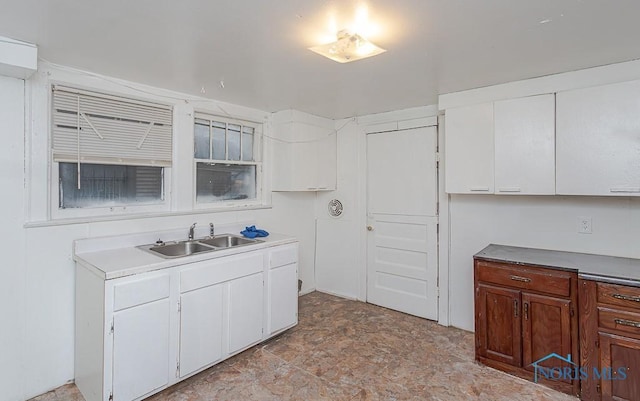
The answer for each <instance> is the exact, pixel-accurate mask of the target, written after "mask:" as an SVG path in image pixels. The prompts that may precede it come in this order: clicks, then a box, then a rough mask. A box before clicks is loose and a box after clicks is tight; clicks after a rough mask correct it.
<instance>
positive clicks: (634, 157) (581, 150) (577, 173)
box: [556, 81, 640, 196]
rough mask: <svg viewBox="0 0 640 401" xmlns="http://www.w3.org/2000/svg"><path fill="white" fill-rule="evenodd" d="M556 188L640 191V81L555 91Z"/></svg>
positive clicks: (633, 193)
mask: <svg viewBox="0 0 640 401" xmlns="http://www.w3.org/2000/svg"><path fill="white" fill-rule="evenodd" d="M557 102H558V104H557V120H558V121H557V136H556V141H557V142H556V146H557V150H556V152H557V153H556V168H557V175H556V192H557V193H558V194H563V195H614V196H615V195H618V196H638V195H640V81H632V82H624V83H619V84H613V85H605V86H598V87H593V88H586V89H578V90H571V91H566V92H559V93H558V95H557Z"/></svg>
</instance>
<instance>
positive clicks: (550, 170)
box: [493, 94, 555, 195]
mask: <svg viewBox="0 0 640 401" xmlns="http://www.w3.org/2000/svg"><path fill="white" fill-rule="evenodd" d="M493 107H494V125H495V131H494V135H495V137H494V142H495V193H496V194H528V195H553V194H555V96H554V95H553V94H546V95H539V96H530V97H524V98H518V99H509V100H501V101H497V102H495V103H494V105H493Z"/></svg>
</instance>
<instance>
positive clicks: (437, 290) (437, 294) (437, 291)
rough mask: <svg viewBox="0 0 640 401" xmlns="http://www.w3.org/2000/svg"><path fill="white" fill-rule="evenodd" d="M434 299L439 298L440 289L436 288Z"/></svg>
mask: <svg viewBox="0 0 640 401" xmlns="http://www.w3.org/2000/svg"><path fill="white" fill-rule="evenodd" d="M436 297H438V298H440V287H436Z"/></svg>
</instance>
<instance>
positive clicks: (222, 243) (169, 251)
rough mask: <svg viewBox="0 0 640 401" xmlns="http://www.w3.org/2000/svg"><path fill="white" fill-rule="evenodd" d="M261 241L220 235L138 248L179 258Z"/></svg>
mask: <svg viewBox="0 0 640 401" xmlns="http://www.w3.org/2000/svg"><path fill="white" fill-rule="evenodd" d="M258 242H262V241H261V240H256V239H249V238H244V237H241V236H239V235H233V234H221V235H216V236H214V237H207V238H203V239H199V240H188V241H181V242H170V243H166V244H165V243H159V244H154V245H140V246H138V248H140V249H142V250H144V251H147V252H150V253H153V254H154V255H157V256H161V257H163V258H168V259H171V258H180V257H183V256H189V255H193V254H196V253H202V252H211V251H216V250H221V249H228V248H233V247H237V246H242V245H251V244H257V243H258Z"/></svg>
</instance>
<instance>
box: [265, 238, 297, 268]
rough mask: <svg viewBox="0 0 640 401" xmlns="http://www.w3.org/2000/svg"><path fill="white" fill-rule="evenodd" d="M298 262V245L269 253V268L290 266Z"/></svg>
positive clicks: (276, 249)
mask: <svg viewBox="0 0 640 401" xmlns="http://www.w3.org/2000/svg"><path fill="white" fill-rule="evenodd" d="M297 261H298V244H294V245H286V246H281V247H278V248H275V249H274V250H272V251H270V252H269V267H270V268H274V267H278V266H284V265H289V264H291V263H295V262H297Z"/></svg>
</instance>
